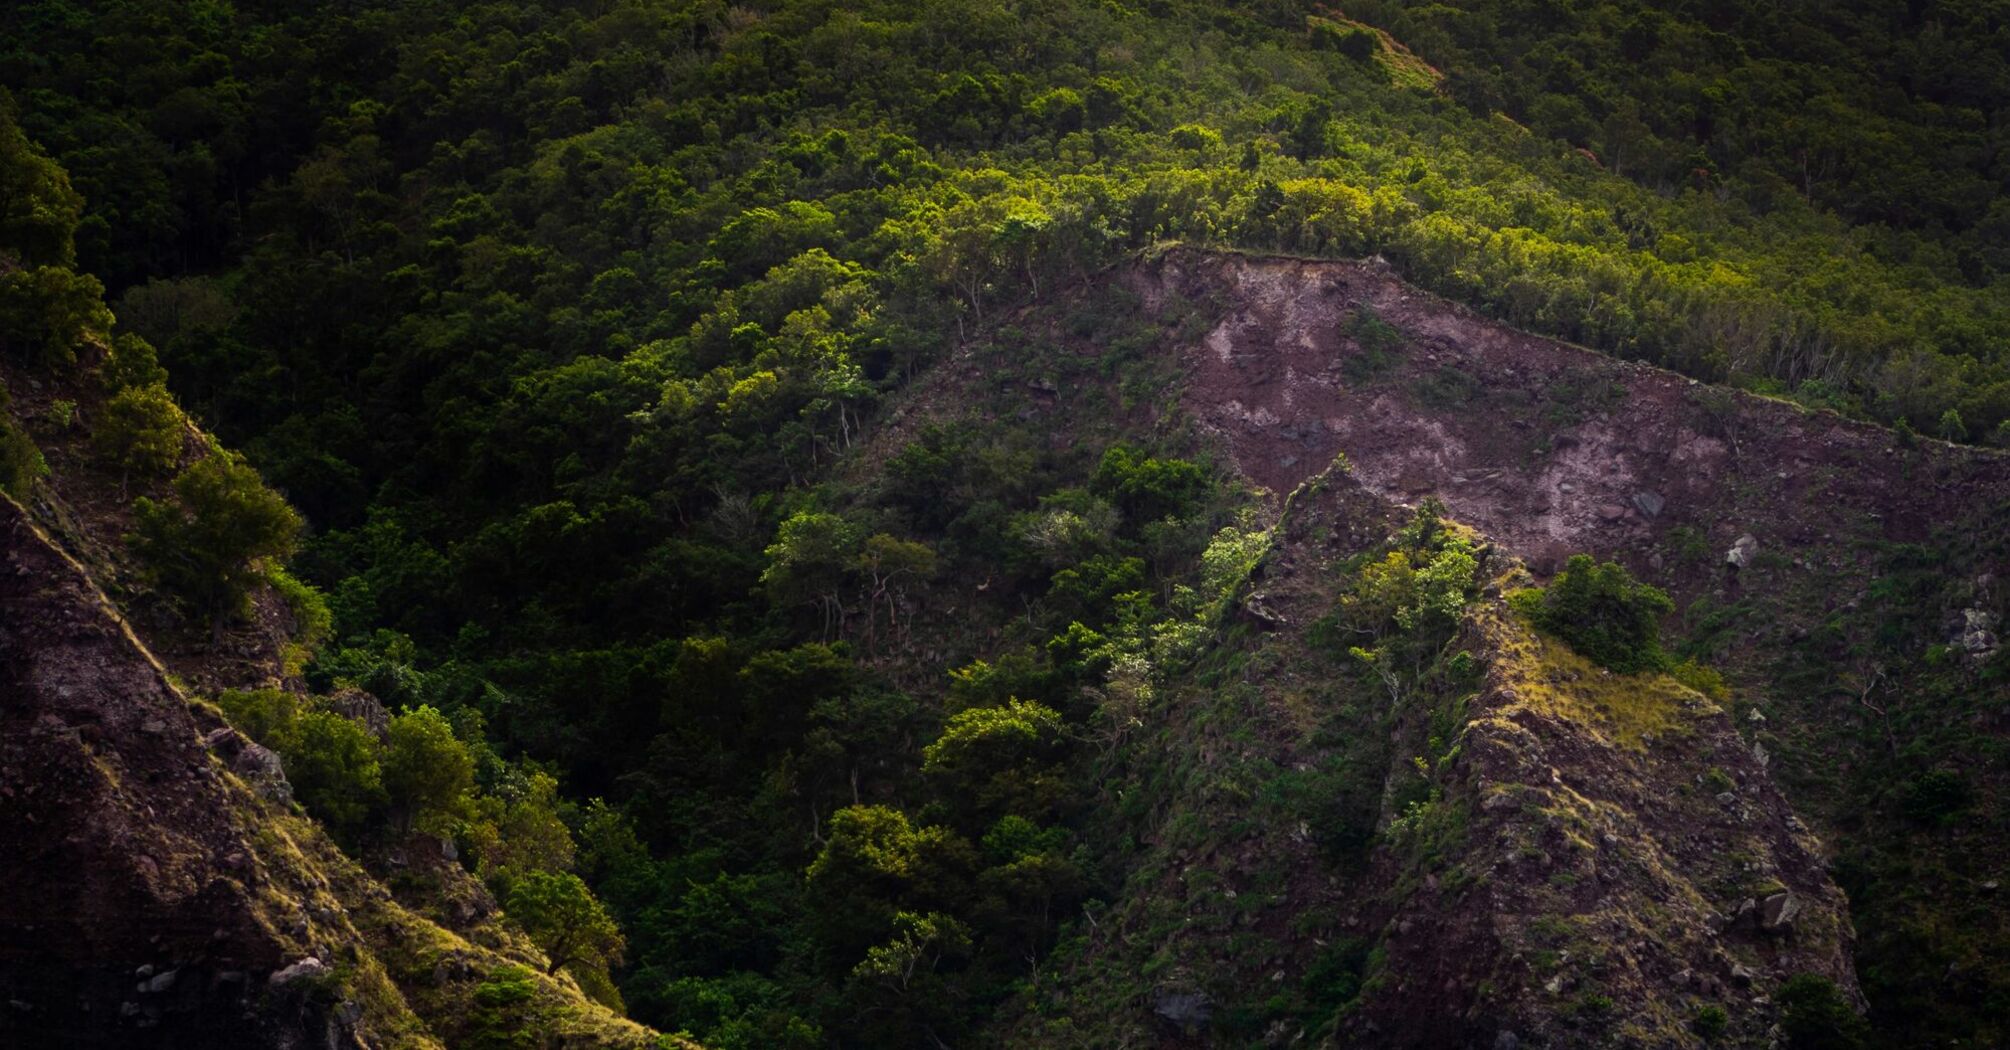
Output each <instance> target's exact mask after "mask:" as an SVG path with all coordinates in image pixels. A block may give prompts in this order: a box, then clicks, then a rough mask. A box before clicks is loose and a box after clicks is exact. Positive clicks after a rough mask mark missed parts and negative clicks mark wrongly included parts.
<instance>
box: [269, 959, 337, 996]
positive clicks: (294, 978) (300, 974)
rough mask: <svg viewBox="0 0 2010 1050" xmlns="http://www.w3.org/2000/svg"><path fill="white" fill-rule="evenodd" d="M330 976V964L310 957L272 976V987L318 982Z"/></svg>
mask: <svg viewBox="0 0 2010 1050" xmlns="http://www.w3.org/2000/svg"><path fill="white" fill-rule="evenodd" d="M327 975H328V964H327V963H325V962H322V961H321V960H320V959H318V958H315V957H314V956H312V955H310V956H308V957H306V958H305V959H302V960H300V961H299V962H297V963H294V964H293V965H291V966H288V967H286V968H284V969H282V970H279V971H277V972H276V973H274V974H273V975H272V982H271V983H272V987H274V988H285V987H287V986H288V985H293V984H298V983H300V982H301V981H313V980H318V979H320V978H322V977H326V976H327Z"/></svg>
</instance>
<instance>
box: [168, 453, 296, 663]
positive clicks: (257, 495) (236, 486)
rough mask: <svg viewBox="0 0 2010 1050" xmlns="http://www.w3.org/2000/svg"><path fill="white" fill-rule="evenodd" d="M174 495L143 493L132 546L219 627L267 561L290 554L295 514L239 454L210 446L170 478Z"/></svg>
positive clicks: (238, 607)
mask: <svg viewBox="0 0 2010 1050" xmlns="http://www.w3.org/2000/svg"><path fill="white" fill-rule="evenodd" d="M174 491H175V498H174V500H172V501H170V502H158V501H155V500H152V499H148V498H146V497H141V498H140V499H139V500H138V501H137V502H136V503H135V504H134V514H135V517H136V518H137V519H138V526H137V529H136V531H135V533H134V536H133V540H132V542H133V548H134V550H135V551H136V552H137V553H138V554H139V556H140V557H141V559H142V560H144V561H145V563H146V565H147V567H148V569H149V571H150V572H151V573H152V574H153V575H154V578H155V579H157V580H158V581H159V582H160V584H161V586H163V587H165V588H167V589H168V591H169V592H170V593H172V594H174V595H176V596H177V597H179V598H180V599H181V600H182V601H184V602H186V603H187V604H188V605H189V607H190V608H191V609H192V610H194V611H195V612H196V613H197V614H199V615H201V616H203V617H205V618H207V619H208V620H210V621H211V622H212V623H214V624H217V625H221V624H222V622H223V621H224V620H225V619H226V618H228V617H231V616H234V615H237V614H238V612H239V611H240V610H241V609H242V608H243V606H244V600H245V595H246V594H247V593H248V592H249V591H250V589H251V587H252V585H253V584H255V583H257V582H258V581H259V580H260V579H261V578H262V577H261V575H260V570H261V567H262V566H263V564H264V563H265V562H267V561H270V560H275V559H279V558H283V557H285V556H286V555H288V554H290V553H292V551H293V547H294V542H295V539H296V538H297V537H298V535H299V533H300V527H301V521H300V516H299V515H298V514H297V513H295V512H294V510H293V508H291V507H289V506H287V505H286V501H285V500H284V499H282V498H281V497H280V496H279V494H278V493H276V492H273V491H272V490H271V489H268V488H266V487H265V483H264V482H263V481H262V480H260V478H259V476H258V472H257V471H256V470H254V469H252V467H251V465H250V464H248V463H246V462H245V461H244V459H243V457H242V456H239V455H238V454H236V453H234V452H227V451H224V450H222V449H214V448H213V449H211V450H210V452H209V454H208V455H207V456H204V457H203V458H202V459H200V460H197V461H196V462H195V464H194V465H192V466H190V467H189V468H188V469H187V470H185V471H183V472H182V473H181V476H180V477H177V478H176V479H175V481H174Z"/></svg>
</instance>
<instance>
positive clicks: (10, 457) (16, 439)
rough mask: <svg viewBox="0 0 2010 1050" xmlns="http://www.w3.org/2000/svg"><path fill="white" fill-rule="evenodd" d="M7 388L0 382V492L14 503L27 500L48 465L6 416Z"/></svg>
mask: <svg viewBox="0 0 2010 1050" xmlns="http://www.w3.org/2000/svg"><path fill="white" fill-rule="evenodd" d="M8 399H9V398H8V393H7V386H6V384H4V383H0V491H4V492H6V493H7V494H8V495H10V496H12V497H14V498H15V499H17V500H24V499H27V498H28V490H29V488H30V487H32V486H33V485H34V484H35V482H36V481H38V480H40V479H41V478H43V477H44V476H46V475H47V474H48V473H49V463H48V461H47V460H45V459H43V458H42V450H41V449H39V448H37V447H35V440H34V439H33V438H31V437H29V436H28V434H27V432H26V431H24V430H22V429H21V428H20V427H19V426H17V425H16V424H15V423H14V420H13V417H11V416H8V415H6V414H5V411H6V408H7V402H8Z"/></svg>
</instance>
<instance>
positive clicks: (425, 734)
mask: <svg viewBox="0 0 2010 1050" xmlns="http://www.w3.org/2000/svg"><path fill="white" fill-rule="evenodd" d="M383 767H384V789H385V791H386V792H388V793H389V794H390V797H391V798H392V799H393V800H394V803H395V805H396V807H397V809H398V811H399V812H400V814H401V816H402V817H403V820H404V822H405V823H406V824H407V825H408V826H410V825H415V826H417V827H419V828H422V829H437V828H442V827H444V826H445V822H446V821H448V820H449V819H451V818H453V817H455V816H458V815H460V814H461V813H463V812H465V811H466V809H467V806H468V802H469V799H468V794H469V792H471V791H472V790H473V789H474V786H475V760H474V756H473V755H472V754H470V753H469V751H468V746H467V745H466V744H464V743H462V742H461V741H460V740H458V739H456V738H455V736H454V730H453V727H452V726H450V725H448V724H447V720H446V718H445V717H444V716H442V715H441V714H440V713H439V712H438V711H436V710H434V709H433V708H431V707H423V706H422V707H416V708H413V709H411V710H409V711H406V712H404V713H403V714H400V715H398V716H397V717H395V718H393V719H391V724H390V727H389V729H388V730H387V731H386V733H385V736H384V758H383Z"/></svg>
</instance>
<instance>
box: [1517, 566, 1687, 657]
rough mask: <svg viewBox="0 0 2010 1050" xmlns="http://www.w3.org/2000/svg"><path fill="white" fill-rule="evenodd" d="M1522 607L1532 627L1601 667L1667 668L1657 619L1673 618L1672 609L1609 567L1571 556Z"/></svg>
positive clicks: (1654, 591) (1663, 597)
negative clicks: (1553, 637) (1533, 622)
mask: <svg viewBox="0 0 2010 1050" xmlns="http://www.w3.org/2000/svg"><path fill="white" fill-rule="evenodd" d="M1525 604H1526V605H1527V606H1528V608H1529V612H1530V614H1531V616H1532V618H1533V619H1534V621H1535V625H1536V626H1537V627H1540V628H1542V629H1543V630H1545V631H1548V632H1549V633H1551V634H1553V635H1556V636H1557V637H1558V638H1561V639H1563V640H1564V641H1565V642H1566V643H1568V644H1569V645H1570V647H1571V648H1572V649H1575V650H1577V651H1578V652H1579V653H1581V654H1583V655H1584V656H1585V657H1586V658H1588V659H1590V660H1591V661H1592V662H1593V663H1596V664H1598V665H1599V666H1601V667H1605V668H1607V669H1610V670H1613V671H1617V672H1619V673H1621V674H1637V673H1639V672H1641V671H1653V670H1659V669H1661V668H1663V667H1665V666H1667V662H1668V661H1667V657H1666V656H1665V655H1664V654H1663V653H1662V652H1661V617H1662V616H1665V615H1667V614H1668V613H1670V612H1673V611H1674V610H1675V603H1674V602H1673V601H1671V600H1670V599H1669V597H1668V595H1667V594H1666V593H1664V592H1663V591H1662V590H1661V589H1660V588H1658V587H1653V586H1649V585H1648V584H1644V583H1641V582H1639V581H1638V580H1635V579H1634V578H1633V575H1632V574H1631V573H1629V572H1627V571H1626V569H1625V568H1624V567H1622V566H1620V565H1618V564H1616V563H1614V562H1605V563H1603V564H1600V563H1597V562H1594V561H1593V560H1592V558H1591V556H1590V555H1588V554H1578V555H1573V556H1572V557H1571V559H1570V561H1569V562H1568V563H1566V564H1565V566H1564V570H1563V572H1561V573H1559V574H1558V575H1557V577H1556V579H1555V580H1553V581H1551V583H1550V585H1549V587H1548V588H1546V589H1544V590H1542V591H1540V592H1538V593H1537V594H1536V596H1535V597H1534V598H1532V599H1526V600H1525Z"/></svg>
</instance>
